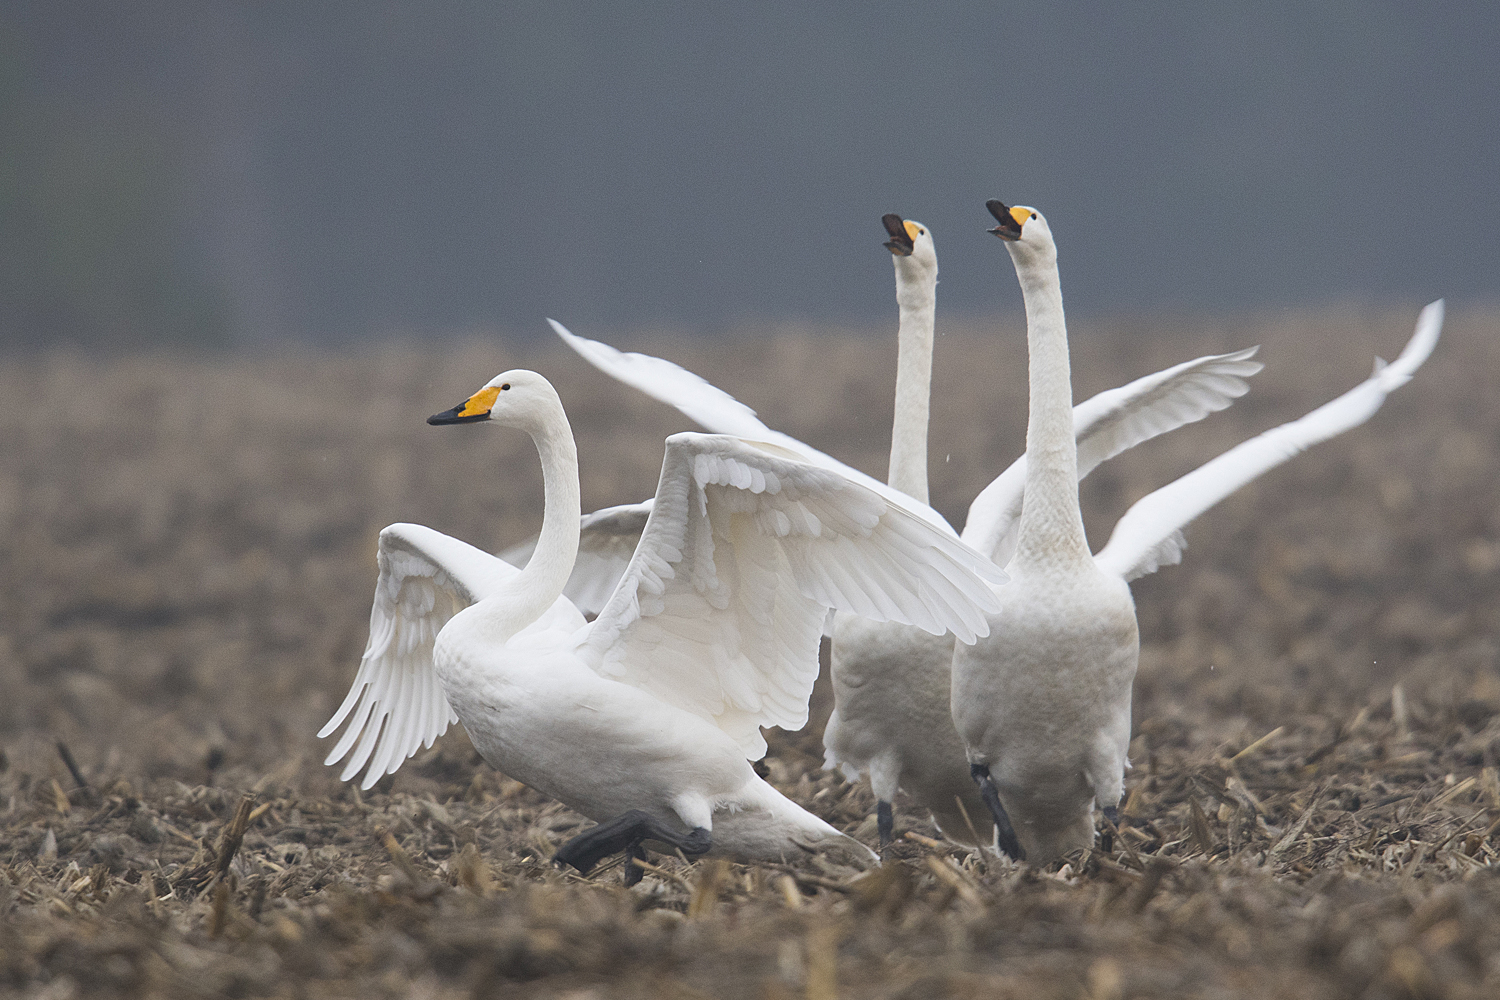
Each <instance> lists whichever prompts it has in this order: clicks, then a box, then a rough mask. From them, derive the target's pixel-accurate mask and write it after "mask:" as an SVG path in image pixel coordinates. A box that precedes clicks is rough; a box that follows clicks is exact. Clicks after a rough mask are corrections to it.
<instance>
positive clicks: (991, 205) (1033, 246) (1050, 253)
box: [984, 198, 1057, 263]
mask: <svg viewBox="0 0 1500 1000" xmlns="http://www.w3.org/2000/svg"><path fill="white" fill-rule="evenodd" d="M984 207H985V208H987V209H989V210H990V214H991V215H993V216H994V217H995V221H996V222H998V223H1000V224H999V225H998V226H996V227H995V228H993V229H991V230H990V232H992V233H994V234H995V235H996V236H998V237H1000V238H1001V239H1002V240H1004V241H1005V243H1006V249H1007V250H1009V251H1010V255H1011V256H1012V257H1014V258H1015V259H1016V261H1017V262H1018V263H1019V262H1021V261H1032V260H1038V259H1042V260H1056V259H1057V244H1056V243H1054V242H1053V241H1052V229H1051V228H1050V227H1049V226H1048V225H1047V220H1046V218H1045V217H1043V215H1042V213H1041V212H1038V211H1037V210H1036V209H1034V208H1028V207H1026V206H1025V205H1015V206H1010V205H1007V204H1005V202H1003V201H1001V200H1000V199H999V198H991V199H990V200H989V201H987V202H985V203H984Z"/></svg>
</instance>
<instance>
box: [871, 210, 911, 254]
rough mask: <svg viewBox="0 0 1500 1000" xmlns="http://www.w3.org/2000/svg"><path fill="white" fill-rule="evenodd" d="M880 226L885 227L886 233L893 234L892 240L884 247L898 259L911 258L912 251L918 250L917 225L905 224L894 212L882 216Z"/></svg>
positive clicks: (887, 241)
mask: <svg viewBox="0 0 1500 1000" xmlns="http://www.w3.org/2000/svg"><path fill="white" fill-rule="evenodd" d="M880 224H881V225H883V226H885V231H886V232H888V233H890V234H891V238H890V239H889V240H886V242H885V243H884V244H882V245H883V246H884V247H885V248H886V249H887V250H889V251H890V252H891V253H893V254H895V255H896V256H897V257H910V256H911V254H912V251H913V250H915V249H916V248H917V246H916V239H917V232H916V230H917V227H916V224H915V223H912V222H903V221H902V219H901V216H899V215H897V214H896V213H894V212H892V213H891V214H889V215H882V216H881V217H880Z"/></svg>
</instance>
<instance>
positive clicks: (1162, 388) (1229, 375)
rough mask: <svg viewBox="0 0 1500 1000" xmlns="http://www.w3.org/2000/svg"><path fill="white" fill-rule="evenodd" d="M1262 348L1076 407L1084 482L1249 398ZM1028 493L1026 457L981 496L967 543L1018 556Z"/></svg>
mask: <svg viewBox="0 0 1500 1000" xmlns="http://www.w3.org/2000/svg"><path fill="white" fill-rule="evenodd" d="M1258 350H1259V348H1258V347H1250V348H1246V349H1245V350H1243V351H1235V352H1234V353H1232V354H1214V355H1209V356H1208V357H1203V358H1197V359H1195V360H1193V361H1185V362H1183V363H1182V364H1180V365H1174V366H1173V367H1171V368H1166V369H1163V370H1162V371H1159V372H1156V373H1155V374H1153V375H1147V376H1146V377H1144V378H1138V379H1136V380H1135V381H1134V382H1131V383H1129V384H1127V385H1122V386H1119V387H1118V388H1115V389H1106V390H1105V391H1104V392H1101V393H1099V394H1098V395H1097V396H1094V397H1092V398H1090V399H1087V400H1085V401H1084V402H1082V403H1079V404H1078V405H1077V406H1075V407H1073V434H1074V437H1075V438H1076V439H1077V441H1078V478H1079V479H1082V478H1083V477H1084V476H1087V475H1088V474H1089V473H1090V472H1092V471H1093V470H1094V467H1095V466H1097V465H1098V464H1099V463H1100V462H1103V461H1105V460H1106V459H1110V458H1113V457H1115V456H1116V455H1118V454H1119V453H1120V452H1122V451H1124V450H1126V449H1127V448H1134V447H1135V446H1136V445H1138V444H1140V443H1141V442H1143V441H1149V440H1150V439H1151V438H1154V437H1156V436H1157V435H1158V434H1165V433H1166V432H1167V431H1170V430H1176V429H1177V428H1178V427H1181V426H1183V425H1184V424H1191V423H1194V422H1196V421H1199V420H1202V419H1203V418H1204V417H1206V416H1208V415H1209V414H1210V413H1215V412H1217V411H1219V410H1222V409H1224V408H1225V407H1227V406H1228V405H1229V404H1230V403H1232V402H1234V400H1236V399H1238V398H1239V397H1240V396H1243V395H1244V394H1245V393H1246V392H1248V391H1249V389H1250V387H1249V386H1248V385H1246V384H1245V379H1246V378H1248V377H1249V376H1251V375H1254V374H1255V373H1256V372H1258V371H1260V370H1261V368H1263V367H1265V366H1264V365H1262V364H1261V363H1260V362H1259V361H1252V360H1251V358H1253V357H1254V356H1255V352H1256V351H1258ZM1025 488H1026V456H1025V455H1022V456H1021V457H1020V458H1018V459H1016V460H1015V461H1014V462H1012V463H1011V464H1010V467H1009V468H1008V469H1006V470H1005V471H1004V472H1002V473H1000V475H999V476H997V477H996V478H995V480H994V481H993V482H991V483H990V484H989V485H988V486H986V487H985V488H984V490H983V491H981V492H980V494H979V496H977V497H975V498H974V502H973V503H972V504H970V505H969V516H968V519H967V520H966V521H965V522H964V531H963V539H964V541H966V542H968V543H969V544H970V545H972V546H973V547H974V548H976V549H978V550H979V551H980V552H983V553H985V554H986V555H988V556H989V557H990V558H991V559H993V560H995V562H996V563H997V564H998V565H1001V566H1004V565H1005V564H1006V563H1008V562H1010V557H1011V556H1012V555H1014V554H1015V551H1016V537H1017V531H1016V529H1017V527H1018V525H1019V521H1020V517H1021V497H1022V494H1023V493H1024V492H1025Z"/></svg>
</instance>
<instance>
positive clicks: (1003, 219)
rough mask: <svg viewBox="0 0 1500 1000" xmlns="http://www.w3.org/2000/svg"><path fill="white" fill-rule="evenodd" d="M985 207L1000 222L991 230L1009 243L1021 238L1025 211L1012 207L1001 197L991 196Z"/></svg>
mask: <svg viewBox="0 0 1500 1000" xmlns="http://www.w3.org/2000/svg"><path fill="white" fill-rule="evenodd" d="M984 207H985V208H987V209H989V210H990V214H991V215H993V216H994V217H995V221H996V222H998V223H1000V225H998V226H996V227H995V228H994V229H991V230H990V232H992V233H994V234H995V235H996V236H998V237H1000V238H1001V239H1002V240H1004V241H1005V242H1007V243H1014V242H1015V241H1016V240H1018V239H1020V238H1021V225H1022V223H1024V222H1025V221H1026V213H1025V212H1023V211H1021V210H1020V209H1018V208H1010V207H1009V206H1007V205H1006V204H1005V202H1003V201H1001V200H1000V199H999V198H991V199H990V200H989V201H987V202H985V203H984Z"/></svg>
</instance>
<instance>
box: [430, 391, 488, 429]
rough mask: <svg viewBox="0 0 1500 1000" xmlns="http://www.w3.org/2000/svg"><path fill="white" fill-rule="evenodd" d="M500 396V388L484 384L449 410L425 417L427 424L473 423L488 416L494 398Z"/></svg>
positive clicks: (486, 418)
mask: <svg viewBox="0 0 1500 1000" xmlns="http://www.w3.org/2000/svg"><path fill="white" fill-rule="evenodd" d="M499 396H500V390H499V389H497V388H495V387H494V386H492V385H491V386H486V387H485V388H483V389H480V390H479V391H478V392H476V393H475V394H474V395H472V396H470V397H469V398H468V399H466V400H464V401H463V402H462V403H459V404H458V405H457V406H455V407H454V408H453V409H451V410H444V411H443V412H442V413H434V414H433V415H432V416H430V417H428V418H427V422H428V423H429V424H473V423H478V422H479V421H481V420H488V419H489V418H490V410H491V409H492V408H493V407H494V405H495V400H496V399H497V398H498V397H499Z"/></svg>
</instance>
